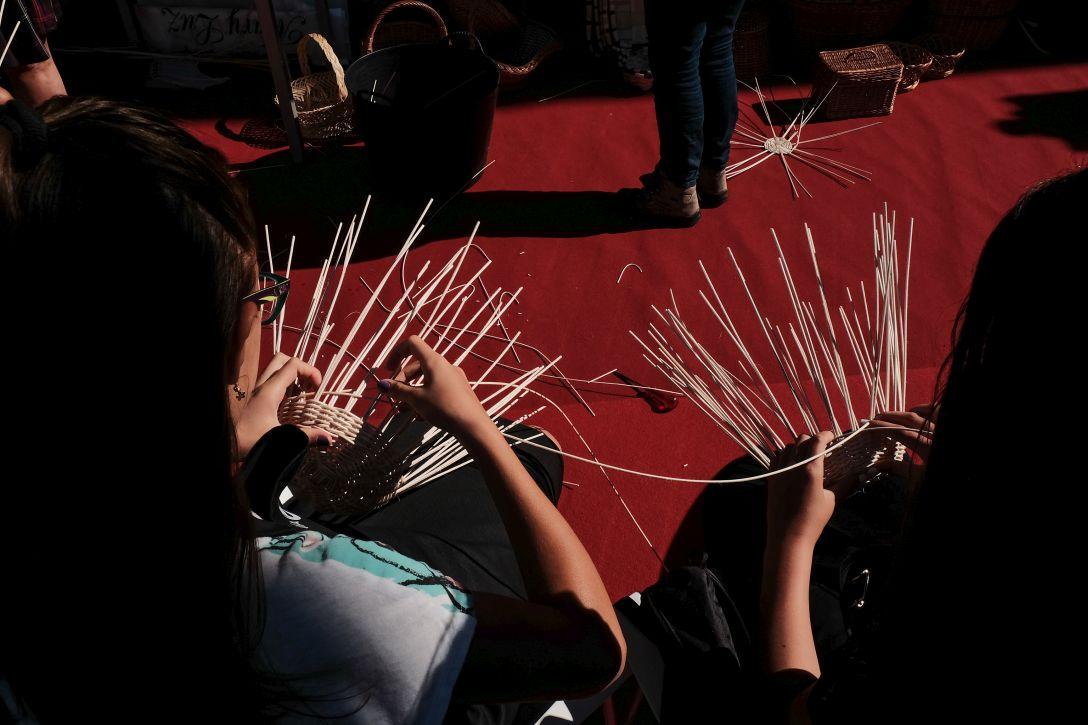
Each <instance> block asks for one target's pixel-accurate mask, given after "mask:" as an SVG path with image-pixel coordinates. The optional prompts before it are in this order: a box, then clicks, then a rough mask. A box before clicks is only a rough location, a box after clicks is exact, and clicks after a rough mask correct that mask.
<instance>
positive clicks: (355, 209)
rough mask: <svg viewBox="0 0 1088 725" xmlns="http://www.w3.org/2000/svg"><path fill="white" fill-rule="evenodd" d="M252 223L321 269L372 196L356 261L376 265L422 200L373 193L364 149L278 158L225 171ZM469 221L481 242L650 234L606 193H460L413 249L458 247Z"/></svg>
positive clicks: (442, 205) (300, 260) (434, 215)
mask: <svg viewBox="0 0 1088 725" xmlns="http://www.w3.org/2000/svg"><path fill="white" fill-rule="evenodd" d="M234 170H235V171H236V172H237V173H238V176H239V178H240V179H241V180H242V181H243V183H244V185H245V186H246V188H247V190H248V193H249V198H250V204H251V206H252V208H253V212H254V214H255V216H256V218H257V219H260V220H261V223H262V224H267V225H269V227H270V228H272V229H275V230H276V233H277V234H278V235H280V236H283V237H290V236H291V235H294V236H296V238H297V245H298V246H296V249H295V265H296V266H301V267H303V268H305V267H316V266H320V265H321V263H322V260H323V259H324V256H323V255H324V254H325V253H326V252H327V251H328V244H329V243H331V241H332V238H333V235H334V234H335V233H336V228H337V226H338V225H339V224H340V223H341V222H342V221H344V220H349V219H351V217H352V216H353V215H355V214H358V213H359V212H361V210H362V209H363V206H364V204H365V202H366V198H367V195H371V194H372V195H373V198H372V199H371V204H370V208H369V210H368V212H367V218H366V222H365V226H364V228H363V234H362V237H361V239H362V240H364V241H363V242H362V243H361V244H360V245H359V248H358V250H357V251H356V255H355V259H356V260H357V261H363V260H367V259H376V258H379V257H384V256H387V255H389V254H392V253H394V252H395V251H396V250H397V249H398V248H399V247H400V245H402V244H403V243H404V240H405V237H406V235H407V234H408V233H409V232H410V231H411V229H412V227H413V226H414V225H415V222H416V220H417V219H418V218H419V215H420V213H421V212H422V210H423V209H424V207H425V206H426V204H427V201H428V197H427V196H425V195H421V194H416V193H412V192H410V191H389V190H383V189H381V188H376V185H375V184H374V183H373V180H372V178H371V173H370V168H369V164H368V163H367V154H366V149H365V148H358V147H343V148H325V149H307V155H306V159H305V161H304V162H303V163H301V164H295V163H292V162H291V157H290V154H289V153H288V152H287V151H277V152H274V153H270V154H267V155H265V156H263V157H261V158H260V159H258V160H257V161H254V162H250V163H247V164H240V165H236V166H235V167H234ZM477 221H483V222H484V224H483V225H482V226H481V228H480V232H479V234H480V236H484V237H504V238H515V237H533V238H541V237H552V238H582V237H592V236H596V235H600V234H621V233H624V232H630V231H637V230H643V229H650V228H653V225H652V224H648V223H646V222H645V221H644V220H641V219H639V218H637V217H635V216H634V215H633V214H632V213H631V211H630V208H629V206H628V204H627V203H626V202H625V201H624V200H623V199H622V198H621V197H620V196H619V195H618V194H616V193H614V192H611V191H516V190H511V191H506V190H503V191H479V192H474V191H459V192H457V193H454V194H452V195H450V196H448V197H446V198H445V199H435V200H434V202H433V203H432V205H431V210H430V211H429V212H428V214H427V217H426V218H425V219H424V223H425V224H426V225H427V229H426V230H425V231H424V233H423V234H422V235H421V237H420V239H419V241H418V242H417V244H426V243H427V242H432V241H436V240H440V239H455V238H467V236H468V235H469V233H470V232H471V231H472V228H473V227H474V226H475V224H476V222H477Z"/></svg>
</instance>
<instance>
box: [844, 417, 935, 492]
mask: <svg viewBox="0 0 1088 725" xmlns="http://www.w3.org/2000/svg"><path fill="white" fill-rule="evenodd" d="M936 417H937V415H936V411H935V409H934V406H932V405H919V406H918V407H916V408H911V409H910V410H908V411H902V412H892V413H881V414H880V415H878V416H877V417H876V418H874V419H873V420H872V422H870V424H869V425H870V426H871V427H873V428H885V429H887V431H888V435H889V436H891V437H892V438H894V439H895V440H897V441H899V442H900V443H902V444H903V445H905V446H906V447H907V450H908V451H910V452H911V453H912V454H913V456H914V460H911V459H910V458H907V459H906V460H903V461H897V460H895V459H894V458H893V457H891V456H886V457H884V458H883V459H881V460H880V461H879V462H878V463H877V465H876V468H878V469H880V470H882V471H889V472H892V473H897V474H899V475H900V476H903V477H904V478H907V479H908V480H914V479H917V478H920V477H921V476H922V474H923V473H925V466H926V461H927V460H929V451H930V449H931V448H932V447H933V431H934V422H933V421H934V420H935V419H936ZM862 435H865V434H864V433H863V434H862Z"/></svg>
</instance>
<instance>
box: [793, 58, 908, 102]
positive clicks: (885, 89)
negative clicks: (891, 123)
mask: <svg viewBox="0 0 1088 725" xmlns="http://www.w3.org/2000/svg"><path fill="white" fill-rule="evenodd" d="M819 56H820V64H819V67H818V68H817V71H816V80H815V82H814V83H813V91H812V97H813V98H817V99H821V98H823V97H824V96H827V100H826V101H825V102H824V104H823V106H822V107H821V109H820V116H821V117H822V118H824V119H827V120H832V119H837V118H857V117H859V116H886V115H888V114H889V113H891V112H892V108H893V107H894V106H895V94H896V91H897V90H898V89H899V81H901V80H902V79H903V63H902V62H900V60H899V58H897V57H896V56H895V53H893V52H892V51H891V49H890V48H888V46H887V45H883V44H878V45H867V46H864V47H861V48H846V49H843V50H825V51H821V52H820V54H819Z"/></svg>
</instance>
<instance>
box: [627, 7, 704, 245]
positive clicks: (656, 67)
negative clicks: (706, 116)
mask: <svg viewBox="0 0 1088 725" xmlns="http://www.w3.org/2000/svg"><path fill="white" fill-rule="evenodd" d="M646 31H647V34H648V36H649V43H650V70H651V72H652V73H653V76H654V113H655V115H656V116H657V135H658V141H659V153H660V160H659V161H658V163H657V168H656V170H655V172H654V174H653V175H651V176H648V177H643V183H644V184H645V187H646V188H645V189H644V190H643V191H642V192H641V194H640V195H639V197H638V201H637V204H638V207H639V211H640V212H641V213H643V214H644V215H645V216H648V217H654V218H658V219H660V220H662V221H666V222H667V221H670V220H671V221H673V222H676V223H679V224H682V225H683V224H687V225H690V224H694V223H695V222H696V221H698V219H699V204H698V201H697V200H696V199H695V194H694V187H695V180H696V177H697V176H698V173H699V159H700V158H701V156H702V150H703V92H702V86H701V84H700V82H699V53H700V50H701V49H702V44H703V35H704V34H705V33H706V23H705V22H704V21H702V20H701V19H700V17H699V16H698V15H697V14H696V13H694V12H692V11H691V10H690V9H685V8H683V7H682V5H681V7H679V8H678V7H677V6H676V4H675V3H668V2H666V1H665V0H646Z"/></svg>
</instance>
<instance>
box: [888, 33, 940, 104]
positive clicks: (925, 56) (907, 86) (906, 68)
mask: <svg viewBox="0 0 1088 725" xmlns="http://www.w3.org/2000/svg"><path fill="white" fill-rule="evenodd" d="M886 45H887V46H888V48H889V49H890V50H891V51H892V52H893V53H895V57H897V58H899V61H900V62H901V63H902V64H903V78H902V79H901V80H900V81H899V90H898V92H899V93H906V92H907V91H912V90H914V89H915V88H917V87H918V84H919V83H921V82H922V78H924V77H925V74H926V71H928V70H929V68H930V66H932V65H933V54H932V53H930V52H929V51H928V50H926V49H925V48H923V47H922V46H920V45H914V44H913V43H886Z"/></svg>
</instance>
